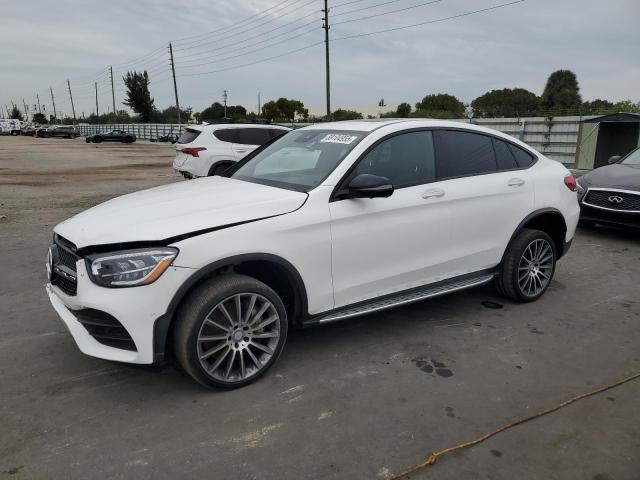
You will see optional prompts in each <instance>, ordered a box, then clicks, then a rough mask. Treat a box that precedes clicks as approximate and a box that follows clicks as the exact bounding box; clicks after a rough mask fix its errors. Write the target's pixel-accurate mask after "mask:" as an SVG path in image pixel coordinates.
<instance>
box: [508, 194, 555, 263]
mask: <svg viewBox="0 0 640 480" xmlns="http://www.w3.org/2000/svg"><path fill="white" fill-rule="evenodd" d="M525 228H532V229H535V230H541V231H543V232H545V233H546V234H547V235H549V236H550V237H551V239H552V240H553V243H554V244H555V247H556V253H557V255H558V259H559V258H560V257H562V255H563V253H564V250H565V246H564V245H565V242H564V239H565V236H566V234H567V222H566V221H565V219H564V216H563V215H562V212H560V210H558V209H557V208H551V207H549V208H542V209H540V210H536V211H535V212H531V213H530V214H529V215H527V216H526V217H525V218H524V219H523V220H522V221H521V222H520V224H519V225H518V226H517V228H516V229H515V230H514V232H513V234H512V235H511V238H510V239H509V243H507V246H506V248H505V249H504V252H503V254H502V260H504V257H505V255H506V254H507V252H508V251H509V246H510V245H511V244H512V243H513V240H514V239H515V238H516V237H517V236H518V234H519V233H520V232H521V231H522V230H523V229H525Z"/></svg>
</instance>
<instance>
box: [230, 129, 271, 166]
mask: <svg viewBox="0 0 640 480" xmlns="http://www.w3.org/2000/svg"><path fill="white" fill-rule="evenodd" d="M237 132H238V135H237V140H236V143H235V144H234V145H233V149H234V151H235V152H236V155H237V156H238V160H240V159H241V158H242V157H244V156H245V155H247V154H248V153H251V152H252V151H253V150H255V149H256V148H258V147H259V146H260V145H262V144H264V143H267V142H268V141H269V140H271V139H272V138H273V137H272V134H271V129H269V128H256V127H253V128H252V127H243V128H238V129H237Z"/></svg>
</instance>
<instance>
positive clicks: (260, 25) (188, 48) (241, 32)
mask: <svg viewBox="0 0 640 480" xmlns="http://www.w3.org/2000/svg"><path fill="white" fill-rule="evenodd" d="M296 1H302V0H296ZM316 1H317V0H309V1H308V2H307V3H305V4H303V5H301V6H300V7H298V9H300V8H304V7H306V6H308V5H311V4H312V3H315V2H316ZM292 13H297V10H291V11H289V12H287V13H284V14H282V15H280V16H279V17H273V18H269V19H267V20H266V21H264V22H262V23H260V24H258V25H253V26H251V27H250V28H247V29H245V30H240V31H238V32H235V33H232V34H231V35H226V32H225V40H226V39H229V38H233V37H237V36H238V35H242V34H243V33H245V32H247V31H249V30H255V29H256V28H260V27H262V26H264V25H267V24H268V23H272V22H275V21H276V20H279V19H281V18H282V17H286V16H287V15H291V14H292ZM295 21H297V20H295ZM295 21H294V22H295ZM278 28H281V27H278ZM278 28H276V29H274V30H277V29H278ZM215 42H217V40H206V41H204V42H201V43H197V44H196V45H191V46H188V47H180V48H176V52H177V51H185V50H192V49H194V48H198V47H201V46H203V45H208V44H211V43H215Z"/></svg>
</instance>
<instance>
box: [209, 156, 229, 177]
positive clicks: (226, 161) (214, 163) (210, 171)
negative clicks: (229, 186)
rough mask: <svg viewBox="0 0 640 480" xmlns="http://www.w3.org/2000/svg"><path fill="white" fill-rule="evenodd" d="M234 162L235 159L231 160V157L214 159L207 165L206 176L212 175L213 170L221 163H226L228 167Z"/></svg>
mask: <svg viewBox="0 0 640 480" xmlns="http://www.w3.org/2000/svg"><path fill="white" fill-rule="evenodd" d="M234 163H236V161H235V160H231V159H228V160H227V159H223V160H214V162H213V163H212V164H211V166H210V167H209V171H208V172H207V176H209V177H210V176H212V175H213V172H214V171H215V170H216V169H217V168H218V167H220V166H221V165H228V168H230V167H231V166H232V165H233V164H234Z"/></svg>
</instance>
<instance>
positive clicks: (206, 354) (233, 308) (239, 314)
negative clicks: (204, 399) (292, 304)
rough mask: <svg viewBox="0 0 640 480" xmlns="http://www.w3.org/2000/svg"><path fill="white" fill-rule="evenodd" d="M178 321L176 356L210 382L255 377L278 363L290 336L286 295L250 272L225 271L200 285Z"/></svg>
mask: <svg viewBox="0 0 640 480" xmlns="http://www.w3.org/2000/svg"><path fill="white" fill-rule="evenodd" d="M176 321H177V322H179V323H178V324H177V325H176V327H175V335H174V347H175V353H176V358H177V360H178V362H179V363H180V365H181V366H182V368H184V370H185V371H186V372H187V373H189V375H191V376H192V377H193V378H194V379H195V380H197V381H198V382H200V383H201V384H203V385H205V386H213V387H222V388H236V387H241V386H244V385H247V384H249V383H251V382H254V381H255V380H257V379H258V378H259V377H260V376H262V375H263V374H264V373H265V372H266V371H267V370H268V369H269V368H270V367H271V365H273V363H274V362H275V361H276V359H277V358H278V356H279V355H280V352H281V351H282V348H283V347H284V343H285V341H286V338H287V326H288V322H287V314H286V311H285V308H284V305H283V303H282V301H281V300H280V297H278V295H277V294H276V293H275V292H274V291H273V290H272V289H271V288H269V287H268V286H267V285H265V284H264V283H262V282H259V281H258V280H256V279H254V278H251V277H247V276H244V275H236V274H226V275H222V276H219V277H216V278H215V279H214V280H212V281H211V282H208V283H206V284H203V285H201V286H200V287H198V288H197V289H196V290H195V291H194V292H192V293H191V294H190V295H189V298H188V299H187V300H186V301H185V302H184V303H183V305H182V306H181V308H180V309H179V310H178V312H177V317H176Z"/></svg>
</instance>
